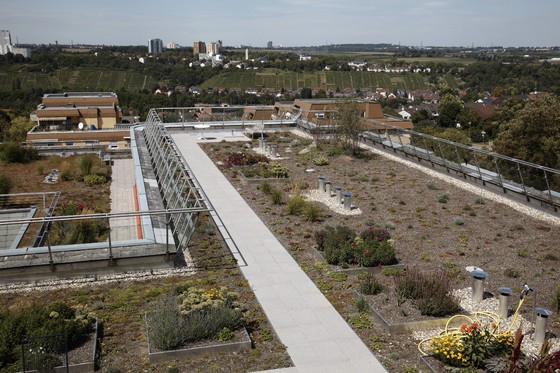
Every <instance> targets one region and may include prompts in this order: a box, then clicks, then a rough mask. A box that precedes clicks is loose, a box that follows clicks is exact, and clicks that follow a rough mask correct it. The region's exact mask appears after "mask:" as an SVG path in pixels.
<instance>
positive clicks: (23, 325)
mask: <svg viewBox="0 0 560 373" xmlns="http://www.w3.org/2000/svg"><path fill="white" fill-rule="evenodd" d="M92 327H93V320H91V319H88V318H87V316H85V315H82V314H78V313H77V312H76V311H75V310H74V309H73V308H71V307H70V306H68V305H66V304H64V303H59V302H54V303H51V304H49V305H44V304H32V305H30V306H29V307H26V308H23V309H21V310H20V311H18V312H12V311H9V310H3V311H2V312H0V369H2V368H6V367H10V366H12V364H15V363H17V362H19V361H20V358H21V345H20V341H21V340H22V339H25V338H28V337H41V336H47V335H53V334H65V335H66V338H67V345H68V348H69V349H73V348H75V347H77V346H78V345H79V344H80V343H81V342H82V341H83V338H84V335H85V334H87V333H89V332H90V331H91V330H92ZM30 349H31V350H32V351H30V353H33V351H36V352H38V353H37V357H38V358H39V357H40V358H44V359H43V360H41V361H40V366H37V367H42V365H43V364H46V365H48V364H50V362H54V361H51V360H50V357H49V355H50V354H59V353H62V352H63V351H64V343H62V341H61V340H60V339H59V338H47V339H41V340H40V341H39V340H36V341H34V342H33V343H31V344H30ZM39 351H40V353H39ZM46 365H45V367H46ZM27 368H29V367H27ZM6 371H15V370H12V369H10V368H8V369H7V370H6Z"/></svg>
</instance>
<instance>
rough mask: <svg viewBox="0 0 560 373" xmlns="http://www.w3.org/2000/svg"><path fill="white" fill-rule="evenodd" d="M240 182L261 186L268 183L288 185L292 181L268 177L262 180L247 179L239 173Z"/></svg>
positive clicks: (286, 178) (287, 178) (285, 178)
mask: <svg viewBox="0 0 560 373" xmlns="http://www.w3.org/2000/svg"><path fill="white" fill-rule="evenodd" d="M237 176H238V177H239V180H240V181H241V182H242V183H243V184H245V185H260V183H262V182H264V181H266V182H267V183H287V182H288V181H290V178H289V177H267V178H261V179H255V178H247V177H245V175H243V174H242V173H241V172H238V173H237Z"/></svg>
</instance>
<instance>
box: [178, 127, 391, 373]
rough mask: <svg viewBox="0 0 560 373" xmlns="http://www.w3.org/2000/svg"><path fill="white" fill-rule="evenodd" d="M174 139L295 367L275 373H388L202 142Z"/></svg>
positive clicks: (186, 137) (185, 136)
mask: <svg viewBox="0 0 560 373" xmlns="http://www.w3.org/2000/svg"><path fill="white" fill-rule="evenodd" d="M222 135H223V134H222ZM228 135H229V133H228ZM172 136H173V139H174V140H175V142H176V143H177V146H178V147H179V149H180V150H181V152H182V154H183V156H184V157H185V159H186V160H187V162H188V164H189V166H190V167H191V169H192V170H193V173H194V174H195V176H196V178H197V179H198V181H199V182H200V184H201V186H202V188H203V190H204V192H205V193H206V195H207V196H208V199H209V200H210V202H211V203H212V205H213V206H214V209H215V210H216V211H217V212H218V214H219V215H220V217H221V219H222V221H223V222H224V225H225V226H226V227H227V229H228V230H229V232H230V234H231V236H232V238H233V240H234V241H235V242H236V243H237V245H238V246H239V250H240V251H241V253H242V254H243V256H244V258H245V260H246V261H247V266H245V267H241V270H242V272H243V274H244V275H245V277H246V278H247V280H248V282H249V284H250V285H251V287H252V289H253V291H254V292H255V295H256V297H257V299H258V300H259V302H260V304H261V306H262V308H263V309H264V312H265V313H266V315H267V317H268V319H269V320H270V322H271V323H272V326H273V327H274V330H275V331H276V333H277V334H278V336H279V337H280V340H281V341H282V343H284V345H285V346H286V347H287V351H288V353H289V355H290V357H291V359H292V361H293V363H294V365H295V367H294V368H287V369H279V370H277V371H275V372H277V373H279V372H282V373H312V372H317V373H319V372H321V373H324V372H333V373H335V372H336V373H345V372H356V373H358V372H359V373H363V372H385V369H384V368H383V366H382V365H381V364H380V363H379V361H378V360H377V359H376V358H375V357H374V356H373V354H372V353H371V351H370V350H369V349H368V348H367V347H366V345H365V344H364V343H363V342H362V340H361V339H360V338H359V337H358V336H357V335H356V334H355V333H354V331H353V330H352V328H350V326H348V324H347V323H346V321H344V319H343V318H342V317H341V316H340V314H339V313H338V312H337V311H336V310H335V309H334V307H333V306H332V305H331V304H330V303H329V301H328V300H327V299H326V298H325V297H324V295H323V294H322V293H321V292H320V291H319V290H318V289H317V287H315V284H314V283H313V282H312V281H311V280H310V279H309V277H307V275H306V274H305V273H304V272H303V271H302V270H301V268H300V267H299V265H298V264H297V262H296V261H295V260H294V259H293V258H292V257H291V255H290V254H289V253H288V252H287V251H286V249H284V247H283V246H282V245H281V244H280V242H278V240H277V239H276V238H275V237H274V235H273V234H272V233H271V232H270V230H269V229H268V228H267V227H266V226H265V225H264V223H263V222H262V221H261V220H260V219H259V217H258V216H257V215H256V214H255V213H254V212H253V210H252V209H251V208H250V207H249V206H248V205H247V203H245V201H244V200H243V198H242V197H241V196H240V195H239V193H237V191H236V190H235V188H234V187H233V186H232V185H231V184H230V183H229V181H228V180H227V179H226V178H225V177H224V176H223V175H222V173H221V172H220V171H219V170H218V168H217V167H216V166H215V165H214V164H213V163H212V161H211V160H210V159H209V158H208V157H207V156H206V154H205V153H204V152H203V151H202V149H200V147H199V146H198V145H197V144H196V142H197V140H198V136H196V134H192V133H191V134H189V133H181V134H172ZM212 136H213V137H216V138H217V139H216V141H219V140H221V139H222V138H224V137H223V136H221V135H220V134H218V133H215V132H214V133H212ZM229 137H231V136H229ZM225 139H226V140H227V139H228V138H227V137H226V138H225ZM237 140H240V138H237Z"/></svg>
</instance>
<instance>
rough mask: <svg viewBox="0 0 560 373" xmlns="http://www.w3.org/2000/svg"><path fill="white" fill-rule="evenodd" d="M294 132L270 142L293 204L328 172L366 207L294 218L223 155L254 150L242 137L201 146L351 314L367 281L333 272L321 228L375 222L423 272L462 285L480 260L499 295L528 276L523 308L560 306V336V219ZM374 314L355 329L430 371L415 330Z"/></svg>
mask: <svg viewBox="0 0 560 373" xmlns="http://www.w3.org/2000/svg"><path fill="white" fill-rule="evenodd" d="M295 139H297V137H296V136H295V135H293V134H290V133H276V134H272V135H270V137H269V138H268V139H267V140H268V142H269V143H271V142H275V143H277V144H278V154H279V155H281V156H282V157H283V159H281V160H278V161H279V162H280V163H281V164H282V165H285V166H287V167H289V177H290V180H291V181H290V182H288V183H283V184H275V185H276V188H279V189H282V191H283V193H284V201H287V200H288V198H289V195H290V193H292V192H293V188H294V185H295V184H296V183H297V184H305V185H308V188H309V190H310V189H316V188H317V184H318V176H320V175H322V176H325V177H326V179H327V180H330V181H332V185H333V189H334V186H336V185H340V186H342V188H343V190H345V191H351V192H352V193H353V195H352V201H353V204H354V205H356V206H357V207H359V208H360V210H361V211H362V214H360V215H353V216H345V215H341V214H337V213H335V212H333V211H332V210H330V209H329V208H327V207H326V206H323V214H324V217H323V219H322V220H321V221H315V222H309V221H306V220H305V219H304V218H303V217H301V216H293V215H288V214H287V212H286V206H285V205H282V204H280V205H275V204H273V203H272V201H271V198H270V197H269V196H267V195H265V194H264V193H262V192H261V191H260V190H259V188H258V186H248V185H245V184H243V183H241V182H240V179H239V178H238V177H237V171H235V170H229V169H225V168H224V166H223V162H224V160H225V159H226V157H227V156H228V155H229V154H232V153H235V152H239V151H246V149H245V148H244V146H243V144H241V143H225V142H222V143H207V144H203V145H202V146H203V148H204V149H205V151H206V152H207V154H208V155H209V156H210V157H211V158H212V159H213V160H214V161H215V162H217V164H218V165H219V166H220V167H221V168H222V169H223V172H224V174H225V175H226V176H227V177H228V179H229V180H230V181H231V183H232V184H233V185H234V186H235V188H236V189H237V190H238V191H239V193H240V194H241V195H242V196H243V197H244V199H245V200H246V201H247V203H248V204H249V205H250V206H251V207H252V208H253V210H254V211H255V212H256V213H257V214H258V215H259V217H260V218H261V219H262V220H263V221H264V222H265V223H266V224H267V226H268V227H269V228H270V230H271V231H272V232H273V233H274V234H275V235H276V237H277V238H278V240H279V241H280V242H281V243H282V244H283V245H284V247H285V248H286V249H287V250H288V251H289V252H290V253H291V254H292V255H293V257H294V258H295V259H296V261H297V262H298V263H299V264H300V266H301V267H302V268H303V269H304V270H305V271H306V273H307V274H308V275H309V277H310V278H311V279H312V280H313V281H314V282H315V283H316V284H317V286H318V287H319V289H320V290H322V291H323V293H324V294H325V296H326V297H327V298H328V299H329V300H330V301H331V302H332V304H333V305H334V307H335V308H336V309H337V310H338V311H339V312H340V313H341V315H342V316H343V317H345V318H346V319H347V320H348V319H349V318H350V316H352V315H355V313H356V307H355V306H354V304H353V297H354V293H353V289H356V288H357V283H358V279H357V277H356V275H349V276H347V277H346V278H343V277H342V278H341V277H337V276H334V275H332V274H331V273H330V271H328V270H325V268H326V266H325V264H326V262H325V261H324V259H321V258H318V257H317V255H316V253H315V251H314V250H313V248H314V245H315V242H314V239H313V234H314V232H315V231H318V230H320V229H322V228H323V227H325V226H326V225H332V226H334V225H337V224H342V225H347V226H350V227H352V228H354V229H355V230H356V231H357V232H360V231H362V230H363V229H365V228H366V227H368V226H371V225H376V226H379V227H385V228H388V229H389V231H390V233H391V236H392V238H393V239H394V247H395V250H396V253H397V258H398V259H399V260H400V261H401V262H402V263H404V264H405V265H406V266H416V267H419V268H420V269H421V270H422V271H446V272H447V273H448V274H449V275H450V276H451V277H452V278H453V287H454V288H456V289H459V288H466V287H469V286H471V281H472V278H471V276H470V274H469V273H468V272H467V271H466V270H465V268H466V267H467V266H477V267H481V268H482V269H484V271H486V272H487V273H488V278H487V282H486V284H485V290H486V291H488V292H490V293H494V294H496V293H497V291H496V289H497V288H499V287H502V286H507V287H510V288H512V289H513V292H514V294H519V293H520V292H521V290H522V288H523V285H524V284H525V283H528V284H530V285H531V286H532V287H533V289H534V290H535V291H534V292H532V293H530V294H529V297H528V298H527V300H526V302H525V306H523V307H522V309H521V312H522V314H524V315H525V316H526V317H527V319H529V320H531V319H532V314H533V307H534V306H535V305H536V306H537V307H544V308H547V309H549V310H553V311H555V316H553V317H552V318H551V320H550V322H549V330H550V331H551V332H552V333H554V334H555V335H560V318H559V317H558V312H556V311H558V310H557V309H555V308H554V307H555V303H554V301H553V296H554V294H555V292H556V291H558V289H560V282H559V279H560V273H559V269H558V268H559V260H560V253H559V252H558V247H557V242H558V241H559V240H560V228H559V227H558V226H555V225H552V224H549V223H546V222H543V221H539V220H536V219H534V218H531V217H529V216H527V215H524V214H522V213H520V212H518V211H516V210H514V209H512V208H510V207H508V206H505V205H503V204H500V203H497V202H494V201H493V200H489V199H481V198H480V196H478V195H476V194H473V193H471V192H467V191H465V190H463V189H460V188H457V187H455V186H453V185H452V184H449V183H447V182H444V181H442V180H439V179H433V178H430V177H429V176H428V175H427V174H425V173H423V172H421V171H419V170H416V169H412V168H408V167H406V166H405V165H403V164H402V163H398V162H394V161H391V160H388V159H386V158H385V157H382V156H379V155H374V154H369V156H367V157H365V158H363V159H357V158H354V157H350V156H347V155H338V156H330V155H329V153H328V151H326V150H318V149H317V148H310V151H309V152H307V153H306V154H298V153H299V152H300V151H301V150H302V149H304V148H305V147H304V146H302V145H296V144H295V143H294V142H293V140H295ZM252 146H253V147H254V148H256V147H257V146H258V143H257V142H256V141H254V142H253V144H252ZM319 156H323V157H326V158H327V159H328V165H324V166H318V165H316V164H315V163H314V162H313V159H316V158H317V157H319ZM304 192H305V190H304ZM443 194H446V195H447V197H448V198H447V201H446V202H443V199H442V195H443ZM514 302H515V301H514ZM381 303H383V302H381ZM387 304H390V302H387ZM391 304H392V303H391ZM515 305H517V304H515ZM372 306H373V307H374V308H376V309H381V313H383V312H388V313H395V312H398V311H397V310H395V309H394V306H392V305H391V306H390V307H392V308H391V309H387V310H383V307H384V306H383V304H379V303H376V304H372ZM404 313H406V312H404ZM409 314H410V317H409V318H410V320H408V321H417V320H412V319H411V318H413V316H414V315H415V313H414V312H411V313H409ZM369 319H370V321H371V325H370V326H367V325H366V326H364V325H361V326H360V327H359V328H358V327H355V326H354V328H355V329H356V332H357V334H358V335H359V336H360V337H361V338H362V339H363V340H364V342H365V343H366V345H368V346H369V347H370V348H371V349H372V351H373V352H374V354H375V355H376V356H377V357H378V358H379V359H380V361H381V362H382V364H383V365H384V366H385V367H386V368H387V370H389V371H391V372H403V371H407V372H410V371H414V369H416V370H418V371H426V370H425V368H424V367H423V365H422V364H420V363H419V353H418V350H417V345H416V344H417V341H414V340H413V339H412V337H411V335H407V334H404V335H389V334H388V333H387V332H385V330H384V329H383V328H382V327H381V325H379V324H378V323H377V322H376V321H375V319H374V318H373V317H372V316H371V315H370V316H369ZM399 321H402V320H399Z"/></svg>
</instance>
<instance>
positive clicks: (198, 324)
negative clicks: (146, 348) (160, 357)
mask: <svg viewBox="0 0 560 373" xmlns="http://www.w3.org/2000/svg"><path fill="white" fill-rule="evenodd" d="M176 290H177V289H176ZM238 297H239V296H238V294H237V293H234V292H230V291H228V290H227V288H225V287H222V288H220V289H217V288H211V289H208V290H203V289H200V288H196V287H190V286H189V287H187V289H186V290H185V291H184V292H183V293H180V294H179V295H178V296H176V297H175V296H170V297H167V298H165V299H163V300H161V301H160V302H158V303H157V304H156V305H155V306H154V308H153V309H152V310H151V311H150V312H148V313H147V315H146V319H147V322H148V336H149V338H150V341H151V343H152V344H153V345H154V346H155V347H156V348H158V349H161V350H171V349H176V348H177V347H179V346H180V345H181V344H183V343H185V342H192V341H198V340H202V339H205V338H209V337H216V338H218V339H220V338H221V339H220V340H226V339H224V338H230V336H231V337H232V334H233V331H234V330H236V329H238V328H239V327H241V326H242V325H243V314H242V311H241V308H240V304H239V303H238V302H237V298H238ZM226 329H227V330H226Z"/></svg>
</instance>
